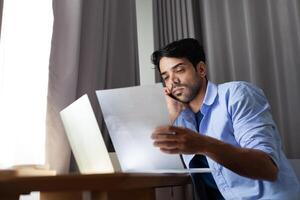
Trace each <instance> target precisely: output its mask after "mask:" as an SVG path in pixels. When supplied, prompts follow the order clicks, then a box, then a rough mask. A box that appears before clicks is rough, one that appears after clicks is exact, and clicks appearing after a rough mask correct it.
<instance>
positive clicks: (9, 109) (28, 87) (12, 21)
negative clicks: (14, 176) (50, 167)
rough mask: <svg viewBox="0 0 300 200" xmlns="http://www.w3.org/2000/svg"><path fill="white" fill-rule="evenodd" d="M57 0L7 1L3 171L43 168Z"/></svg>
mask: <svg viewBox="0 0 300 200" xmlns="http://www.w3.org/2000/svg"><path fill="white" fill-rule="evenodd" d="M52 26H53V13H52V1H51V0H48V1H41V0H27V1H24V0H7V1H4V5H3V16H2V30H1V38H0V168H5V167H9V166H11V165H16V164H44V162H45V135H46V134H45V124H46V100H47V85H48V67H49V56H50V47H51V36H52Z"/></svg>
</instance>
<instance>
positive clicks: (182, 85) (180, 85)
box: [170, 84, 187, 93]
mask: <svg viewBox="0 0 300 200" xmlns="http://www.w3.org/2000/svg"><path fill="white" fill-rule="evenodd" d="M180 87H187V85H186V84H173V85H172V87H171V90H170V91H171V93H172V92H173V90H174V89H176V88H180Z"/></svg>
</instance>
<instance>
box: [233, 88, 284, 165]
mask: <svg viewBox="0 0 300 200" xmlns="http://www.w3.org/2000/svg"><path fill="white" fill-rule="evenodd" d="M228 104H229V114H230V116H231V118H232V123H233V129H234V137H235V139H236V141H237V142H238V143H239V144H240V146H241V147H244V148H250V149H258V150H261V151H263V152H265V153H267V154H268V155H269V156H270V157H271V158H272V160H273V161H274V162H275V164H276V165H278V159H279V158H278V157H279V135H278V133H277V128H276V125H275V123H274V121H273V119H272V115H271V111H270V105H269V103H268V101H267V99H266V97H265V95H264V93H263V91H262V90H261V89H259V88H257V87H255V86H254V85H251V84H247V83H241V84H240V85H238V86H237V87H236V88H235V89H233V91H232V94H231V95H230V98H229V101H228Z"/></svg>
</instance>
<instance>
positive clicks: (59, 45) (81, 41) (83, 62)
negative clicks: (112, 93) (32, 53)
mask: <svg viewBox="0 0 300 200" xmlns="http://www.w3.org/2000/svg"><path fill="white" fill-rule="evenodd" d="M53 13H54V26H53V37H52V49H51V58H50V66H49V91H48V109H47V137H46V149H47V150H46V151H47V156H46V158H47V162H48V164H50V166H51V168H52V169H56V170H57V171H58V173H65V172H68V171H69V163H70V157H71V152H70V147H69V146H68V141H67V138H66V136H65V133H64V130H63V127H62V123H61V120H60V117H59V111H60V110H62V109H63V108H64V107H66V106H67V105H69V104H70V103H72V102H73V101H74V100H76V99H77V98H78V97H80V96H81V95H83V94H84V93H87V94H88V95H89V96H90V100H91V102H92V105H93V108H94V111H95V113H96V115H97V119H98V121H99V122H100V124H101V125H102V123H101V122H102V119H101V116H100V110H99V105H98V102H97V100H96V97H95V93H94V91H95V90H97V89H104V88H114V87H125V86H133V85H138V84H139V71H138V60H137V40H136V24H135V23H136V22H135V4H134V1H133V0H124V1H118V0H53ZM102 133H103V134H104V138H105V140H106V142H107V145H108V147H109V149H110V150H112V146H111V145H109V144H110V143H109V137H108V135H107V133H106V132H105V129H104V127H103V126H102Z"/></svg>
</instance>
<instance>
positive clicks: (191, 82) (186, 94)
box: [159, 57, 206, 103]
mask: <svg viewBox="0 0 300 200" xmlns="http://www.w3.org/2000/svg"><path fill="white" fill-rule="evenodd" d="M201 65H204V66H201ZM203 67H204V69H203ZM159 68H160V72H161V77H162V79H163V81H164V82H165V85H166V87H167V88H168V89H169V91H170V93H171V95H172V96H173V97H174V98H175V99H177V100H178V101H181V102H183V103H189V102H190V101H192V100H193V99H194V98H195V97H196V96H197V94H198V93H199V92H200V90H201V88H202V83H203V82H202V81H203V78H205V75H206V72H205V64H204V63H203V62H199V64H198V65H197V70H196V69H195V68H194V66H193V64H192V63H191V62H190V61H189V60H188V59H186V58H169V57H163V58H161V60H160V62H159ZM203 70H204V71H203Z"/></svg>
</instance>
